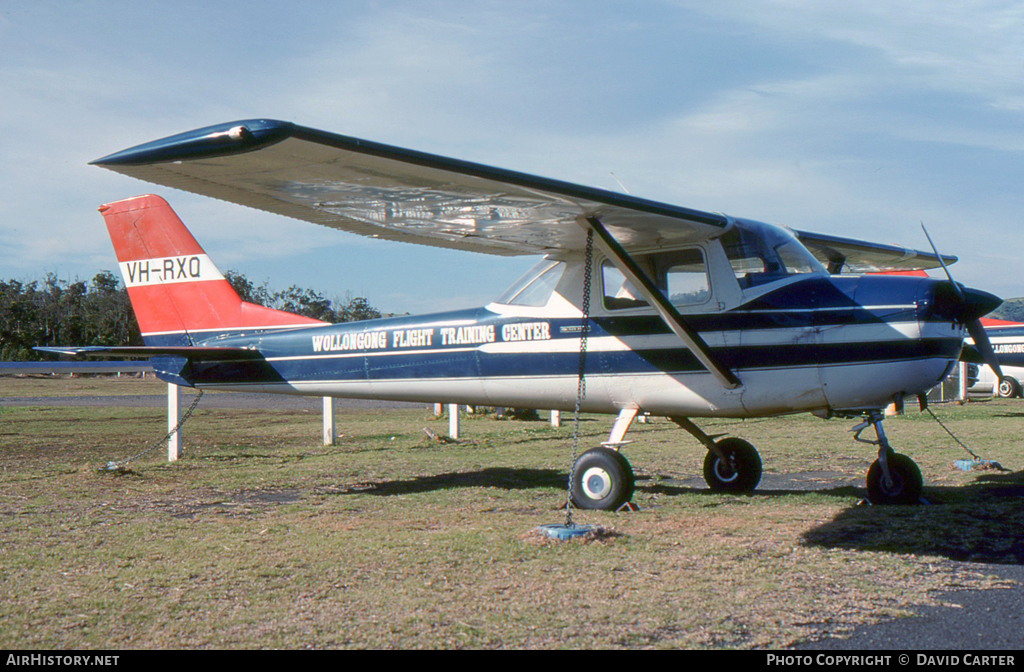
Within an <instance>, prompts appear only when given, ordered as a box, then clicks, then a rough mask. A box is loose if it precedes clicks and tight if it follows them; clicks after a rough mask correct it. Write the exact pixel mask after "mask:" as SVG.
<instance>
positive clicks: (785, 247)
mask: <svg viewBox="0 0 1024 672" xmlns="http://www.w3.org/2000/svg"><path fill="white" fill-rule="evenodd" d="M720 240H721V243H722V248H723V249H724V250H725V256H726V257H727V258H728V259H729V264H730V265H731V266H732V270H733V273H735V274H736V280H737V281H739V283H740V287H741V288H743V289H747V288H749V287H756V286H758V285H763V284H766V283H769V282H775V281H776V280H782V279H785V278H787V277H789V276H792V275H797V274H801V273H824V272H825V269H824V267H823V266H822V265H821V264H820V263H819V262H818V260H817V259H815V258H814V256H813V255H812V254H811V253H810V252H808V251H807V248H805V247H804V246H803V245H802V244H801V243H800V241H799V240H797V239H796V237H795V236H793V235H791V234H789V233H788V232H786V231H785V230H784V229H779V228H777V227H773V226H768V225H760V226H757V227H756V228H755V227H754V226H752V225H751V224H750V223H749V222H746V223H740V222H737V223H736V224H735V226H733V227H732V228H731V229H729V231H727V232H726V233H725V234H723V235H722V237H721V238H720Z"/></svg>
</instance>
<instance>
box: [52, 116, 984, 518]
mask: <svg viewBox="0 0 1024 672" xmlns="http://www.w3.org/2000/svg"><path fill="white" fill-rule="evenodd" d="M93 163H94V164H95V165H98V166H101V167H103V168H107V169H110V170H113V171H116V172H119V173H123V174H126V175H130V176H133V177H136V178H139V179H142V180H146V181H149V182H152V183H156V184H159V185H163V186H167V187H173V188H177V189H183V190H186V191H191V192H195V193H199V194H205V195H208V196H212V197H214V198H220V199H224V200H227V201H231V202H234V203H238V204H242V205H247V206H251V207H254V208H259V209H263V210H267V211H270V212H273V213H278V214H281V215H285V216H289V217H295V218H298V219H302V220H306V221H310V222H314V223H316V224H320V225H323V226H328V227H332V228H336V229H340V230H343V231H349V232H354V233H358V234H362V235H365V236H369V237H372V238H382V239H388V240H400V241H405V242H412V243H420V244H423V245H432V246H437V247H448V248H456V249H461V250H468V251H473V252H483V253H491V254H498V255H538V256H540V255H543V260H542V261H540V262H539V263H538V264H537V265H536V266H535V267H534V268H533V269H532V270H531V271H529V272H528V273H527V274H526V275H524V276H523V277H522V278H520V279H519V280H518V281H517V282H516V283H514V284H513V285H512V286H511V287H509V289H508V290H507V291H506V292H505V293H504V294H502V295H501V296H500V297H498V298H497V299H495V300H494V302H493V303H491V304H489V305H487V306H484V307H481V308H477V309H473V310H461V311H456V312H446V313H439V314H433V315H426V316H422V317H408V316H406V317H393V318H386V319H378V320H369V321H365V322H357V323H346V324H325V323H321V322H317V321H315V320H310V319H307V318H304V317H300V316H296V315H292V314H289V313H285V312H281V311H275V310H270V309H268V308H264V307H261V306H256V305H253V304H249V303H246V302H243V301H242V300H241V299H240V298H239V297H238V295H237V294H235V292H234V291H233V290H232V289H231V286H230V285H229V284H228V282H227V281H226V280H225V279H224V277H223V276H222V275H221V274H220V272H219V271H218V270H217V268H216V267H215V266H214V264H213V263H212V262H211V260H210V259H209V257H207V256H206V254H205V253H204V252H203V250H202V248H201V247H200V246H199V244H198V243H197V242H196V241H195V240H194V239H193V237H192V236H191V234H189V232H188V231H187V230H186V228H185V227H184V225H183V224H182V223H181V221H180V220H179V219H178V217H177V216H176V215H175V214H174V212H173V211H172V210H171V208H170V207H169V206H168V205H167V203H166V202H165V201H164V200H163V199H162V198H160V197H157V196H142V197H137V198H131V199H128V200H123V201H119V202H116V203H111V204H109V205H105V206H103V207H101V208H100V210H101V212H102V214H103V217H104V219H105V222H106V225H107V228H108V230H109V233H110V236H111V239H112V241H113V243H114V249H115V252H116V255H117V259H118V261H119V262H120V268H121V272H122V274H123V276H124V281H125V284H126V285H127V288H128V293H129V296H130V298H131V301H132V305H133V309H134V311H135V313H136V316H137V318H138V322H139V325H140V327H141V329H142V332H143V336H144V339H145V345H144V346H140V347H138V348H104V347H91V348H90V347H85V348H51V349H50V350H51V351H53V352H59V353H62V354H75V355H132V356H149V357H152V361H153V365H154V367H155V368H156V370H157V372H158V375H159V376H161V377H162V378H163V379H165V380H167V381H170V382H174V383H177V384H180V385H188V386H192V387H195V388H200V389H218V390H244V391H262V392H278V393H284V394H301V395H315V396H334V397H349V398H362V399H383V400H402V401H419V402H441V401H443V402H448V403H458V404H473V405H485V406H509V407H522V408H546V409H560V410H566V411H571V410H573V409H574V408H575V407H576V405H577V402H579V407H580V409H581V410H582V411H583V412H588V413H608V414H616V415H617V416H618V419H617V421H616V422H615V423H614V426H613V429H612V432H611V436H609V439H608V442H607V443H606V444H604V445H603V446H602V447H598V448H594V449H592V450H588V451H587V452H585V453H583V454H582V455H581V456H580V457H579V459H578V460H577V461H576V463H575V464H574V465H573V469H572V471H571V474H572V476H571V483H570V488H571V493H572V499H573V501H574V502H575V504H576V505H577V506H579V507H583V508H595V509H611V510H614V509H617V508H619V507H620V506H622V505H623V504H624V503H627V502H628V501H629V500H630V499H631V497H632V494H633V490H634V477H633V471H632V468H631V466H630V464H629V462H628V461H627V460H626V459H625V457H624V456H623V454H622V452H621V450H620V449H621V448H622V447H623V446H624V445H625V443H626V442H624V441H623V438H624V436H625V434H626V432H627V430H628V428H629V426H630V424H631V423H632V421H633V420H634V418H636V417H637V415H638V414H641V413H649V414H653V415H658V416H666V417H668V418H671V419H672V420H673V421H675V423H676V424H678V425H679V426H680V427H681V428H682V429H684V430H686V431H687V432H689V433H690V434H691V435H693V436H694V437H695V438H696V440H697V441H699V442H700V443H701V444H702V445H703V446H704V447H705V448H706V449H707V451H708V452H707V457H706V459H705V464H704V476H705V479H706V480H707V482H708V484H709V486H710V487H711V488H712V489H713V490H716V491H725V492H750V491H753V490H754V488H755V487H756V486H757V484H758V482H759V480H760V477H761V459H760V456H759V455H758V452H757V451H756V450H755V449H754V447H753V446H751V445H750V444H749V443H748V442H746V441H744V440H742V439H739V438H735V437H730V438H724V439H719V440H716V437H712V436H709V435H708V434H706V433H705V432H704V431H702V430H701V429H700V428H699V427H698V425H697V424H696V423H695V422H694V419H695V418H697V419H699V418H712V417H728V418H752V417H762V416H774V415H780V414H789V413H798V412H809V413H813V414H815V415H818V416H821V417H823V418H827V417H833V416H840V417H848V418H862V420H863V421H862V422H861V424H860V425H859V426H858V427H857V428H855V429H856V430H857V431H858V436H859V433H860V432H861V431H864V430H865V429H867V428H873V429H874V430H875V432H876V437H877V440H863V441H865V442H867V443H872V444H875V445H877V446H878V459H877V460H876V461H875V462H874V463H873V464H872V466H871V469H870V470H869V472H868V476H867V488H868V493H869V497H870V499H871V500H872V501H873V502H876V503H913V502H917V501H918V500H919V497H920V493H921V488H922V478H921V474H920V470H919V469H918V468H917V466H916V464H914V462H913V461H912V460H910V459H909V458H907V457H906V456H904V455H901V454H898V453H895V452H894V451H893V449H892V448H891V446H890V445H889V443H888V441H887V440H886V438H885V433H884V431H883V429H882V420H883V417H884V415H883V413H882V412H881V411H882V409H884V408H885V407H886V406H887V405H889V404H890V403H893V402H901V401H902V400H903V399H904V398H907V397H910V398H912V397H915V396H918V397H919V398H922V399H923V394H924V393H925V392H926V391H927V390H929V389H930V388H932V387H934V386H935V385H936V384H938V383H939V382H940V381H941V380H942V379H943V378H945V377H946V375H947V374H948V373H949V372H950V371H951V369H952V368H953V367H954V365H955V364H956V363H957V361H958V358H959V357H960V355H961V350H962V349H963V347H964V339H965V336H966V334H967V332H970V333H972V334H976V333H977V332H978V331H979V330H980V331H981V332H982V335H983V331H984V330H981V329H980V325H979V322H978V319H979V317H980V316H982V315H984V314H986V313H988V312H989V311H991V310H992V309H993V308H995V307H996V306H997V305H999V303H1000V302H1001V300H1000V299H999V298H997V297H995V296H993V295H991V294H988V293H986V292H982V291H979V290H974V289H967V288H963V287H961V286H960V285H958V284H956V283H955V282H953V281H952V278H950V280H948V281H947V280H939V279H932V278H928V277H894V276H888V275H869V274H867V273H868V272H877V271H907V270H915V269H927V268H937V267H939V266H943V267H944V266H946V265H948V264H951V263H953V262H955V261H956V257H953V256H944V257H943V256H939V255H938V253H937V252H936V253H935V254H932V253H928V252H922V251H916V250H911V249H906V248H903V247H897V246H892V245H881V244H875V243H869V242H864V241H859V240H853V239H847V238H840V237H835V236H828V235H820V234H815V233H809V232H804V231H792V230H790V229H787V228H782V227H778V226H772V225H769V224H765V223H761V222H756V221H752V220H748V219H741V218H736V217H730V216H727V215H723V214H718V213H710V212H701V211H697V210H692V209H688V208H683V207H677V206H674V205H668V204H665V203H659V202H655V201H650V200H645V199H642V198H637V197H635V196H631V195H627V194H620V193H614V192H609V191H604V190H601V189H595V188H591V187H586V186H580V185H576V184H570V183H566V182H561V181H557V180H552V179H547V178H543V177H537V176H534V175H528V174H524V173H519V172H514V171H509V170H502V169H499V168H493V167H489V166H485V165H480V164H476V163H469V162H465V161H460V160H456V159H450V158H445V157H441V156H435V155H431V154H425V153H422V152H417V151H412V150H408V149H402V148H398V147H393V146H388V145H383V144H379V143H374V142H368V141H365V140H360V139H357V138H352V137H347V136H343V135H336V134H332V133H326V132H323V131H318V130H315V129H311V128H306V127H302V126H298V125H295V124H291V123H286V122H280V121H273V120H263V119H259V120H248V121H238V122H232V123H227V124H221V125H218V126H211V127H208V128H202V129H199V130H195V131H190V132H187V133H183V134H180V135H175V136H171V137H168V138H164V139H161V140H157V141H154V142H150V143H147V144H143V145H139V146H137V147H133V148H131V149H127V150H124V151H121V152H118V153H115V154H111V155H110V156H107V157H104V158H102V159H99V160H97V161H95V162H93ZM841 271H842V273H841ZM986 344H987V341H982V342H981V343H980V344H979V350H980V351H981V352H982V354H985V355H986V357H989V358H991V346H986ZM986 347H987V348H988V349H987V350H986ZM581 351H582V352H583V353H585V357H582V356H581ZM581 361H582V362H583V364H582V366H581ZM581 375H582V376H584V379H585V395H584V396H583V397H582V399H578V392H579V389H580V387H581V386H580V385H579V383H580V376H581Z"/></svg>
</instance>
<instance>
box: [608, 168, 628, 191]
mask: <svg viewBox="0 0 1024 672" xmlns="http://www.w3.org/2000/svg"><path fill="white" fill-rule="evenodd" d="M608 173H609V174H610V175H611V176H612V177H614V178H615V181H616V182H618V183H619V186H620V187H622V190H623V191H624V192H626V193H627V194H629V189H626V185H624V184H623V183H622V180H620V179H619V178H618V177H617V176H616V175H615V173H613V172H612V171H610V170H609V171H608ZM630 195H632V194H630Z"/></svg>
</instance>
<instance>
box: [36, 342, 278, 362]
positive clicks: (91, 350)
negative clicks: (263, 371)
mask: <svg viewBox="0 0 1024 672" xmlns="http://www.w3.org/2000/svg"><path fill="white" fill-rule="evenodd" d="M32 349H33V350H38V351H39V352H48V353H50V354H53V355H66V356H70V357H187V358H188V359H192V360H204V361H229V360H245V359H263V355H261V354H260V353H259V352H257V351H256V350H250V349H248V348H218V347H203V346H168V347H161V346H148V345H140V346H106V345H89V346H83V347H67V348H55V347H39V348H32Z"/></svg>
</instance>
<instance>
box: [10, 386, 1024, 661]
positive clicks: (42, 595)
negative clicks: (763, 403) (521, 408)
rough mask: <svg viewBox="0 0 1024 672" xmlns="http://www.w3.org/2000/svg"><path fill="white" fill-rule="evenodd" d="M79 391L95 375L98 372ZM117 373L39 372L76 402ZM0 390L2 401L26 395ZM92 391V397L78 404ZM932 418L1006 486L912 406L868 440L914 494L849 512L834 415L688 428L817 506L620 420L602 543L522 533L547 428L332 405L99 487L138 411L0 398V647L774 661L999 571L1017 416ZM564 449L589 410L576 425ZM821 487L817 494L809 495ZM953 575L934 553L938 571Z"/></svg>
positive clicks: (190, 442) (248, 422)
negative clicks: (618, 469) (682, 655)
mask: <svg viewBox="0 0 1024 672" xmlns="http://www.w3.org/2000/svg"><path fill="white" fill-rule="evenodd" d="M97 381H98V382H97ZM123 382H124V381H123V380H122V381H118V380H116V379H92V382H90V383H88V384H87V385H88V387H87V389H88V390H90V391H87V392H86V391H81V390H82V389H83V386H84V385H86V384H85V383H82V382H81V381H78V382H74V383H68V381H66V380H65V381H63V382H62V381H47V383H49V384H50V385H51V386H59V385H67V386H69V387H68V389H69V390H70V391H71V392H75V391H79V392H80V393H82V394H117V393H120V392H119V390H128V389H130V393H132V394H139V393H154V394H155V393H161V392H162V391H163V390H164V389H165V388H162V386H159V387H158V386H153V385H151V388H152V389H156V391H155V392H139V391H138V390H139V388H138V384H137V383H135V382H130V383H129V384H128V385H126V386H124V387H119V386H120V385H122V383H123ZM20 384H21V383H20V382H19V381H17V380H14V379H5V380H3V381H0V386H2V387H3V389H4V392H3V395H4V396H8V397H13V396H40V395H38V394H36V393H32V392H27V391H25V392H21V393H19V390H20V389H28V388H29V387H31V386H36V387H37V386H38V383H35V382H32V383H24V387H23V388H19V385H20ZM92 390H97V391H92ZM936 412H937V413H938V414H939V415H940V417H941V418H942V419H943V422H945V423H946V424H947V425H948V426H949V427H950V428H951V429H952V430H953V431H954V432H956V433H957V434H958V436H960V437H961V438H962V439H963V440H964V441H965V442H966V443H968V445H969V446H971V448H972V449H973V450H974V451H975V452H976V453H978V454H979V455H981V456H982V457H984V458H986V459H994V460H997V461H998V462H1000V463H1002V464H1003V465H1004V466H1005V467H1007V468H1008V469H1011V470H1013V471H1010V472H961V471H959V470H956V469H954V468H952V467H951V462H952V461H953V460H955V459H959V458H961V457H966V456H967V455H966V453H965V452H964V451H963V450H962V449H961V448H960V447H959V446H957V445H956V444H955V443H953V441H952V439H950V438H949V437H948V435H947V434H946V433H945V432H944V431H943V430H942V429H941V428H940V427H939V426H938V425H937V424H935V423H934V421H932V420H931V418H930V417H928V416H922V415H919V414H917V413H916V412H912V413H911V412H908V414H907V415H905V416H902V417H898V418H893V419H891V420H889V421H888V422H887V431H888V433H889V436H890V439H891V440H892V442H893V444H894V445H895V446H897V448H898V450H900V451H901V452H905V453H907V454H908V455H910V456H911V457H913V458H914V459H915V460H916V461H917V462H918V463H919V465H920V466H921V470H922V473H923V474H924V477H925V497H926V499H928V500H929V501H930V502H931V505H929V506H920V507H908V508H884V507H871V506H858V502H859V501H860V499H861V497H862V496H863V492H862V489H861V488H860V487H850V486H849V485H847V484H846V483H847V480H846V479H849V478H850V477H856V478H857V479H859V480H862V478H863V474H864V473H865V472H866V470H867V467H868V464H869V463H870V461H871V460H872V459H873V458H874V452H875V449H874V448H873V447H872V446H867V445H863V444H857V443H854V442H853V440H852V436H851V435H850V433H849V432H848V430H849V428H850V427H851V426H852V425H853V424H854V423H853V422H851V421H841V420H832V421H827V422H825V421H822V420H819V419H816V418H812V417H810V416H806V417H804V416H794V417H790V418H783V419H773V420H769V421H762V422H752V421H748V422H726V421H717V420H713V421H707V422H701V423H700V424H701V425H702V426H703V427H705V428H706V429H707V431H709V432H710V433H718V432H726V431H727V432H729V433H731V434H733V435H737V436H742V437H743V438H746V439H747V440H749V441H751V442H752V443H753V444H754V445H755V446H757V447H758V448H759V449H760V450H761V453H762V457H763V459H764V464H765V473H766V475H768V476H785V475H788V474H799V473H801V472H806V471H815V472H824V473H823V475H822V478H823V479H825V480H824V483H825V484H826V485H825V486H823V487H825V489H824V490H820V491H816V492H806V491H800V490H796V489H792V488H779V489H766V490H762V491H760V492H758V493H756V494H754V495H753V496H745V497H738V496H722V495H713V494H711V493H710V492H708V491H707V490H706V489H704V487H703V486H702V485H701V484H700V482H699V481H698V480H694V479H695V477H699V474H700V470H701V463H702V460H703V452H702V450H701V449H700V447H699V446H698V444H697V443H696V441H694V440H693V439H692V438H690V437H689V435H687V434H685V433H684V432H683V431H681V430H679V429H677V428H676V427H675V426H674V425H673V424H671V423H669V422H667V421H665V420H662V419H655V420H653V421H652V422H650V423H648V424H637V425H635V426H634V428H633V429H632V430H631V431H630V434H629V436H628V437H627V438H629V439H631V440H632V441H633V443H631V444H629V446H628V447H627V449H626V454H627V456H628V457H629V459H630V461H631V462H632V464H633V466H634V469H635V470H636V472H637V475H638V487H637V495H636V497H635V501H636V502H637V503H638V504H639V505H640V507H641V510H640V512H638V513H632V514H613V513H606V512H582V511H577V512H575V513H574V519H575V520H576V522H579V523H590V524H598V525H601V526H604V527H605V529H606V530H607V532H606V533H605V534H603V535H600V536H599V537H597V538H594V539H589V540H586V541H576V542H568V543H559V542H552V541H547V540H544V539H543V538H541V537H540V536H539V535H537V534H536V533H535V532H534V528H535V527H536V526H538V525H541V524H545V523H558V522H562V520H563V515H564V514H563V512H562V510H561V507H562V506H563V504H564V501H565V494H564V484H565V479H566V476H567V473H568V467H569V464H568V462H569V454H570V445H569V437H570V432H571V429H570V428H569V427H567V426H566V427H562V428H561V429H554V428H551V427H549V426H548V425H547V424H546V423H544V422H509V421H498V420H495V419H493V418H491V417H481V418H474V417H470V418H466V419H464V420H463V427H462V432H463V436H464V439H463V440H462V441H460V442H459V443H454V444H442V443H437V442H431V441H430V440H429V439H428V438H427V436H426V435H425V434H424V432H423V431H422V428H423V427H430V428H431V429H433V430H434V431H435V432H437V433H438V434H441V435H443V434H446V433H447V424H446V421H445V420H444V419H436V418H433V417H432V416H431V415H430V414H429V413H426V412H420V411H408V410H406V411H365V410H359V411H349V410H345V411H339V412H338V415H337V428H338V429H337V431H338V433H339V435H340V436H339V439H338V443H337V445H334V446H322V445H319V436H320V416H319V414H318V413H315V412H313V413H310V412H303V411H285V410H258V411H242V410H210V409H205V408H204V407H203V405H202V404H200V406H199V409H198V410H197V411H196V414H195V416H194V418H193V419H192V420H191V421H190V422H189V424H188V425H186V427H185V430H184V445H185V454H184V457H183V458H182V459H181V460H180V461H179V462H177V463H174V464H167V463H166V462H165V461H164V459H165V457H164V452H163V447H158V448H157V449H156V450H155V451H153V452H151V453H149V454H147V455H146V456H145V457H143V458H141V459H139V460H138V461H136V462H133V463H132V464H131V471H130V472H128V473H124V474H116V473H110V472H100V471H97V469H96V467H97V466H99V465H102V464H104V463H106V462H107V461H109V460H119V459H122V458H124V457H125V456H127V455H131V454H133V453H135V452H138V451H139V450H141V449H142V448H144V447H145V446H146V445H147V444H149V443H151V442H153V441H156V440H158V439H160V438H161V437H162V436H163V433H164V432H165V431H166V416H165V412H164V410H163V409H130V408H117V407H106V408H104V407H99V408H52V407H4V408H3V414H2V418H0V473H2V477H0V484H2V487H0V514H2V515H0V542H2V544H3V553H2V555H0V598H2V599H0V647H4V648H8V649H12V648H54V649H57V648H97V649H98V648H160V647H184V648H259V647H275V648H276V647H283V648H299V647H307V646H310V647H400V648H455V647H474V648H485V647H495V648H497V647H504V648H524V647H536V648H583V647H603V648H619V647H656V648H669V647H688V648H700V647H738V648H753V647H784V646H787V645H790V644H792V643H795V642H799V641H805V640H807V639H813V638H817V637H821V636H827V635H842V634H844V633H848V632H850V630H851V629H852V628H853V627H855V626H856V625H858V624H862V623H870V622H876V621H878V620H881V619H886V618H892V617H898V616H901V615H905V614H908V613H910V610H911V609H912V608H913V607H915V606H917V605H923V604H932V603H934V600H935V595H936V591H940V590H947V589H951V588H959V587H978V586H991V585H998V582H997V581H995V580H993V579H992V578H990V577H987V576H986V574H985V570H986V568H987V565H986V564H984V563H991V562H1012V563H1019V562H1021V561H1022V553H1024V512H1022V510H1021V507H1020V506H1019V503H1018V502H1019V499H1018V497H1019V494H1020V492H1021V491H1024V481H1022V478H1021V472H1020V468H1021V457H1020V444H1019V442H1018V440H1017V436H1018V435H1019V431H1018V423H1019V419H1020V415H1021V413H1022V412H1024V404H1022V403H1020V402H1012V401H993V402H989V403H978V404H973V403H972V404H970V405H967V406H964V407H960V406H943V407H941V408H937V409H936ZM584 420H585V421H584V422H583V423H581V426H582V440H581V444H582V445H583V446H584V447H590V446H593V445H596V444H598V443H600V441H602V440H604V438H605V437H606V436H607V432H608V431H609V429H610V427H611V422H612V418H605V417H601V416H586V417H585V418H584ZM830 482H834V483H835V486H834V487H831V486H829V485H828V484H829V483H830ZM954 560H955V561H958V562H954Z"/></svg>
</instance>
